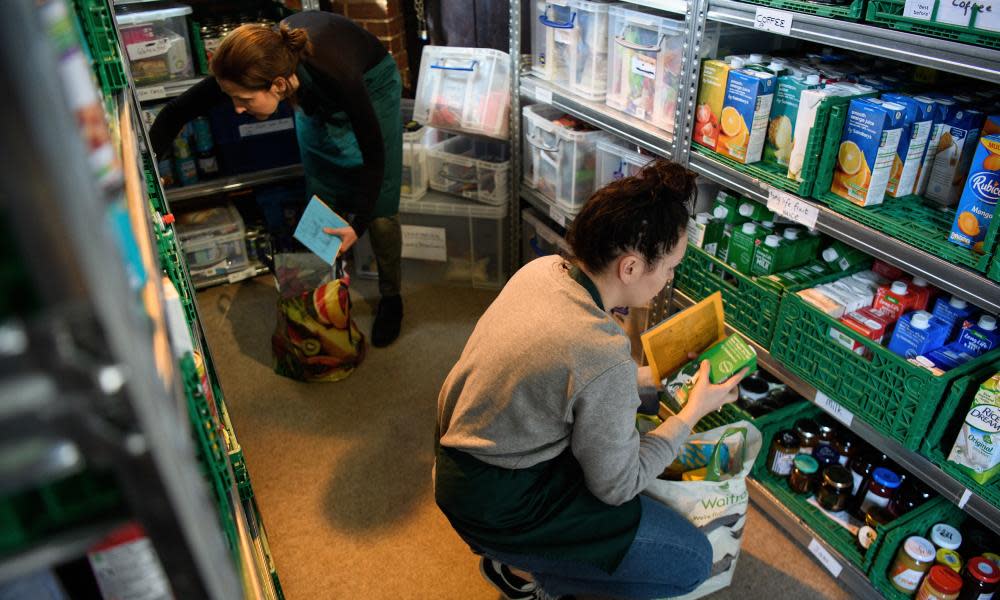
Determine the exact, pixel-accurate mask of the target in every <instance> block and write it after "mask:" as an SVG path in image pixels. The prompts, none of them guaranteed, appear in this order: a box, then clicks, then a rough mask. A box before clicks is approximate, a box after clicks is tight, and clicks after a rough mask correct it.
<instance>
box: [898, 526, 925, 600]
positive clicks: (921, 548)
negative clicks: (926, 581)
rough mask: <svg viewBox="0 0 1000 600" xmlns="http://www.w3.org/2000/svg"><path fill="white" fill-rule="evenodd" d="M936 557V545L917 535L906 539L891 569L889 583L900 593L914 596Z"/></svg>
mask: <svg viewBox="0 0 1000 600" xmlns="http://www.w3.org/2000/svg"><path fill="white" fill-rule="evenodd" d="M934 557H935V555H934V544H931V543H930V542H929V541H927V540H926V539H924V538H922V537H920V536H917V535H912V536H910V537H908V538H906V541H905V542H903V545H902V546H900V547H899V550H898V551H897V552H896V558H895V560H893V563H892V566H891V567H889V583H891V584H892V587H894V588H896V589H897V590H899V592H901V593H903V594H906V595H907V596H912V595H913V592H915V591H917V586H919V585H920V580H921V579H922V578H923V576H924V574H925V573H927V571H928V570H930V568H931V565H933V564H934Z"/></svg>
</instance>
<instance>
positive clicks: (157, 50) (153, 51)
mask: <svg viewBox="0 0 1000 600" xmlns="http://www.w3.org/2000/svg"><path fill="white" fill-rule="evenodd" d="M169 49H170V38H165V37H162V38H159V39H156V40H151V41H148V42H139V43H137V44H128V45H126V46H125V51H126V52H127V53H128V58H129V60H143V59H144V58H153V57H154V56H160V55H161V54H166V52H167V50H169Z"/></svg>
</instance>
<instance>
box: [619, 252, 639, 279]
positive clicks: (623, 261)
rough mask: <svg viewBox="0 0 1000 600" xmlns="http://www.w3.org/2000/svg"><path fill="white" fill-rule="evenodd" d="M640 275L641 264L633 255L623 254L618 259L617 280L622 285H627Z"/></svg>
mask: <svg viewBox="0 0 1000 600" xmlns="http://www.w3.org/2000/svg"><path fill="white" fill-rule="evenodd" d="M641 274H642V263H641V262H640V261H639V257H638V256H636V255H635V254H623V255H622V256H621V258H619V259H618V278H619V279H621V281H622V283H625V284H629V283H632V282H633V281H635V280H636V279H637V278H638V277H639V275H641Z"/></svg>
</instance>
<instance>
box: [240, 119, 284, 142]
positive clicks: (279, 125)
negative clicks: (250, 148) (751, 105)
mask: <svg viewBox="0 0 1000 600" xmlns="http://www.w3.org/2000/svg"><path fill="white" fill-rule="evenodd" d="M294 128H295V121H294V120H292V118H291V117H286V118H284V119H275V120H273V121H262V122H260V123H244V124H243V125H240V137H241V138H246V137H252V136H255V135H264V134H267V133H274V132H276V131H285V130H286V129H294Z"/></svg>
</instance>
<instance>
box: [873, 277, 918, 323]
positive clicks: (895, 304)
mask: <svg viewBox="0 0 1000 600" xmlns="http://www.w3.org/2000/svg"><path fill="white" fill-rule="evenodd" d="M912 307H913V295H912V294H910V288H909V286H907V285H906V282H905V281H893V282H892V285H891V286H881V287H879V288H878V292H877V293H876V294H875V302H874V303H872V308H875V309H878V310H881V311H883V312H885V313H887V314H888V315H889V317H890V318H891V319H892V322H893V323H895V322H896V321H897V320H899V318H900V317H901V316H903V313H905V312H908V311H909V310H910V309H911V308H912Z"/></svg>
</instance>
